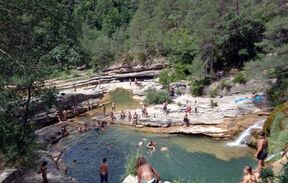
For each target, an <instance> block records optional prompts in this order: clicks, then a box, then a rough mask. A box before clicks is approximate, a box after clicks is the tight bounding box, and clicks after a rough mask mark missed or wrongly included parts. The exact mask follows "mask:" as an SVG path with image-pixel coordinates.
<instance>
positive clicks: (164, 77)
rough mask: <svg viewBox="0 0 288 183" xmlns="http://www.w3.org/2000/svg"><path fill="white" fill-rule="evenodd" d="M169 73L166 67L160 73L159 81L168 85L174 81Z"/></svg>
mask: <svg viewBox="0 0 288 183" xmlns="http://www.w3.org/2000/svg"><path fill="white" fill-rule="evenodd" d="M169 73H170V72H169V70H167V69H165V70H163V71H161V72H160V74H159V82H160V83H161V84H162V85H164V86H166V87H167V86H169V84H170V83H171V82H172V78H171V76H170V75H169Z"/></svg>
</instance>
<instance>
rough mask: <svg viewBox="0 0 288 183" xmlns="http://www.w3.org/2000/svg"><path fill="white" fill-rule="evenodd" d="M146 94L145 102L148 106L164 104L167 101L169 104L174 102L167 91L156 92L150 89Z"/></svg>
mask: <svg viewBox="0 0 288 183" xmlns="http://www.w3.org/2000/svg"><path fill="white" fill-rule="evenodd" d="M145 93H146V95H145V100H144V102H145V103H147V104H162V103H164V102H165V101H167V102H168V103H171V102H172V99H171V97H170V95H169V94H168V92H167V91H165V90H160V91H156V90H155V89H148V90H146V91H145Z"/></svg>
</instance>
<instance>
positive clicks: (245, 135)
mask: <svg viewBox="0 0 288 183" xmlns="http://www.w3.org/2000/svg"><path fill="white" fill-rule="evenodd" d="M264 122H265V119H263V120H259V121H257V122H256V123H255V124H254V125H252V126H250V127H249V128H247V129H246V130H245V131H243V132H242V133H241V134H240V136H239V137H237V139H236V140H235V141H234V142H229V143H227V145H228V146H245V141H246V140H247V138H248V137H249V135H250V134H251V130H252V129H262V127H263V124H264Z"/></svg>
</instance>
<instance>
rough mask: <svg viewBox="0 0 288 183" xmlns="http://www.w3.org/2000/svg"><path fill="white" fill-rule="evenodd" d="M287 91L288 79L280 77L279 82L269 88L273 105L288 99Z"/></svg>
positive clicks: (269, 97) (269, 96)
mask: <svg viewBox="0 0 288 183" xmlns="http://www.w3.org/2000/svg"><path fill="white" fill-rule="evenodd" d="M287 76H288V75H287ZM287 76H286V77H287ZM287 91H288V79H287V78H278V79H277V82H276V83H275V84H274V85H273V86H272V87H271V88H270V89H269V90H268V92H267V96H268V99H269V100H270V101H271V103H272V104H273V105H278V104H281V103H283V102H286V101H288V92H287Z"/></svg>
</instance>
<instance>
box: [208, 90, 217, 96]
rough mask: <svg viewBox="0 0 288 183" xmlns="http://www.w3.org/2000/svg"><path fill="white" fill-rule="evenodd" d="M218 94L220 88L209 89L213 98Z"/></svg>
mask: <svg viewBox="0 0 288 183" xmlns="http://www.w3.org/2000/svg"><path fill="white" fill-rule="evenodd" d="M217 95H218V90H217V88H215V89H213V90H210V91H209V96H210V97H211V98H215V97H216V96H217Z"/></svg>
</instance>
